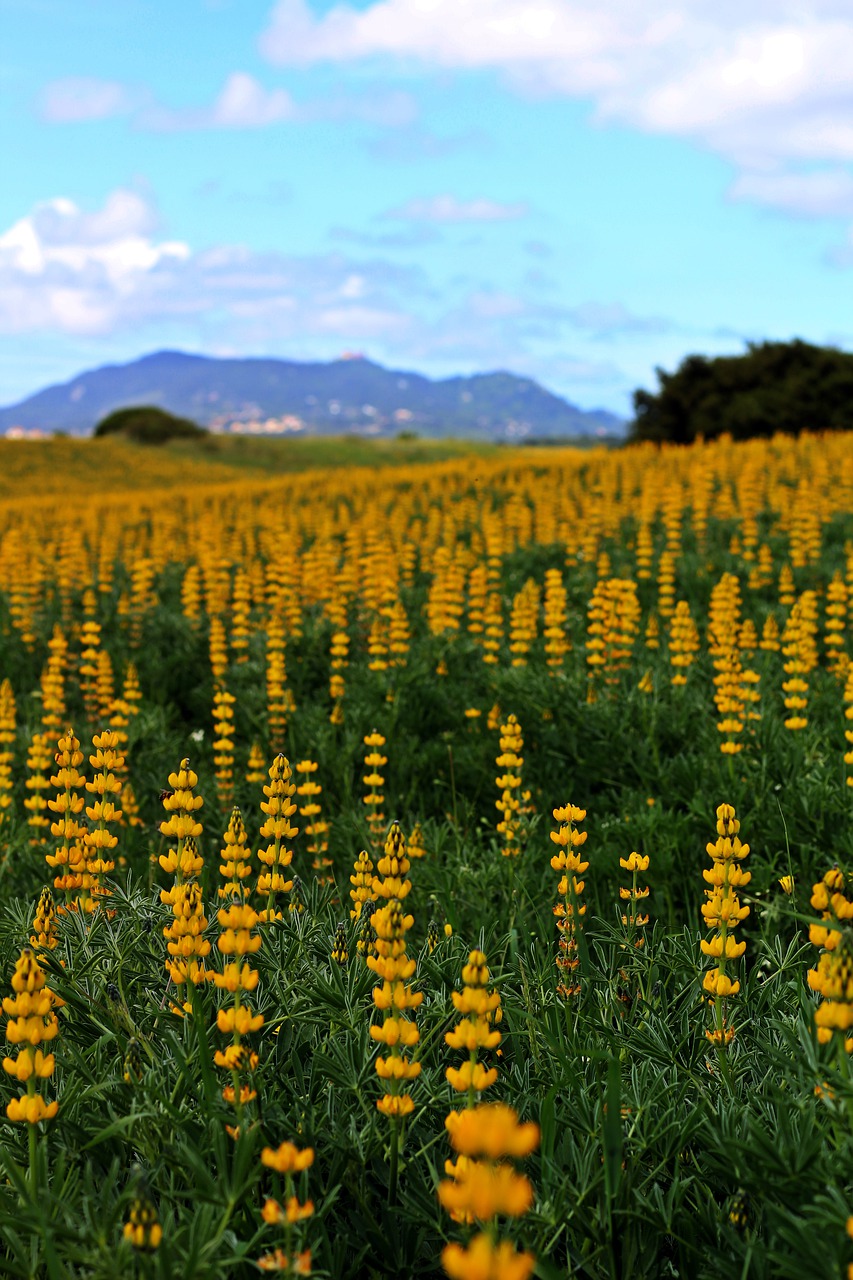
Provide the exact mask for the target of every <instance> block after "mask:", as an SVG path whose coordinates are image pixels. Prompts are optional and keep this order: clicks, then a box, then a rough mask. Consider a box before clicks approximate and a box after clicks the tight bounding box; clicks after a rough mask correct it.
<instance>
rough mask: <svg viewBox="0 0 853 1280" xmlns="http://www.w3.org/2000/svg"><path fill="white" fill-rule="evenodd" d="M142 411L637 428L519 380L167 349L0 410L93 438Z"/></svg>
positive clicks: (424, 427) (314, 427)
mask: <svg viewBox="0 0 853 1280" xmlns="http://www.w3.org/2000/svg"><path fill="white" fill-rule="evenodd" d="M141 404H150V405H158V406H159V407H160V408H163V409H167V410H168V411H169V412H171V413H174V414H178V415H179V416H181V417H186V418H191V419H193V421H195V422H198V423H200V424H201V425H203V426H206V427H209V428H211V429H212V430H220V431H221V430H230V429H236V430H256V431H260V430H266V431H268V432H271V433H273V432H275V431H277V430H280V431H294V430H296V431H302V432H304V433H306V434H312V433H314V434H330V433H335V434H339V433H341V432H352V433H357V434H365V435H379V436H389V435H396V434H397V433H398V432H400V431H402V430H409V431H415V432H417V433H418V434H419V435H424V436H435V437H441V436H466V437H469V438H472V439H485V440H490V439H495V440H506V439H510V440H512V439H526V438H542V437H549V436H550V437H555V436H583V435H591V434H598V435H605V434H606V435H622V434H623V433H624V429H625V423H624V421H623V420H622V419H621V418H619V417H617V416H616V414H613V413H609V412H608V411H607V410H604V409H593V410H583V409H579V408H578V407H577V406H576V405H573V404H571V403H569V402H568V401H567V400H564V399H562V398H561V397H560V396H557V395H554V394H553V393H552V392H550V391H547V390H545V388H544V387H542V386H540V385H539V384H538V383H537V382H534V381H533V380H532V379H530V378H524V377H519V376H517V375H515V374H512V373H507V372H495V373H482V374H474V375H472V376H469V377H453V378H443V379H440V380H433V379H430V378H427V377H424V376H423V375H422V374H418V373H409V372H400V371H396V370H390V369H385V368H383V367H382V366H381V365H378V364H374V363H373V361H371V360H368V359H366V358H364V357H362V356H357V357H344V358H341V359H339V360H332V361H329V362H327V363H322V362H316V363H299V362H296V361H291V360H278V359H273V358H247V359H244V358H237V359H235V358H218V357H210V356H199V355H189V354H187V353H185V352H181V351H157V352H154V353H152V354H151V355H147V356H143V357H142V358H140V359H138V360H133V361H131V362H130V363H128V364H115V365H104V366H103V367H102V368H98V369H91V370H88V371H87V372H85V373H81V374H80V375H79V376H78V377H76V378H73V379H72V380H71V381H70V382H65V383H62V384H58V385H56V386H51V387H46V388H45V389H44V390H43V391H39V392H36V394H35V395H32V396H28V397H27V398H26V399H25V400H22V401H20V402H19V403H18V404H14V405H10V406H8V407H7V408H4V409H0V434H5V433H6V432H7V431H8V430H9V429H10V428H12V427H22V428H24V429H26V430H33V429H37V430H41V431H45V432H54V431H61V432H66V433H68V434H70V435H88V434H90V433H91V431H92V430H93V428H94V426H95V424H96V423H97V422H98V421H99V420H100V419H101V418H103V417H104V416H105V415H106V414H108V413H110V412H112V411H113V410H114V409H121V408H125V407H127V406H129V405H141ZM234 424H237V425H236V427H235V426H234Z"/></svg>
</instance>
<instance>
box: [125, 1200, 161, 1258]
mask: <svg viewBox="0 0 853 1280" xmlns="http://www.w3.org/2000/svg"><path fill="white" fill-rule="evenodd" d="M124 1238H125V1240H128V1241H129V1242H130V1244H131V1245H133V1248H134V1249H136V1250H137V1251H138V1252H139V1253H153V1252H154V1250H155V1249H157V1248H159V1246H160V1241H161V1240H162V1239H163V1228H162V1227H161V1226H160V1222H159V1220H158V1218H157V1211H156V1209H155V1208H154V1206H153V1204H152V1203H151V1201H150V1200H148V1199H147V1198H145V1197H144V1196H139V1197H137V1198H136V1199H135V1200H133V1201H132V1203H131V1206H130V1212H129V1214H128V1219H127V1222H126V1223H125V1224H124Z"/></svg>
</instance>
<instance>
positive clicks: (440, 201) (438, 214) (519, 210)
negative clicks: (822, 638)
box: [383, 195, 528, 222]
mask: <svg viewBox="0 0 853 1280" xmlns="http://www.w3.org/2000/svg"><path fill="white" fill-rule="evenodd" d="M527 212H528V206H527V205H526V204H523V203H521V202H516V203H514V204H501V203H500V202H499V201H497V200H488V199H485V198H484V197H478V198H477V199H474V200H457V198H456V196H451V195H440V196H431V197H429V198H428V199H415V200H409V201H407V202H406V204H404V205H401V206H400V207H399V208H398V209H389V210H388V212H387V213H386V214H384V215H383V216H384V217H386V218H399V219H401V220H402V221H405V222H506V221H508V220H510V219H515V218H523V217H524V215H525V214H526V213H527Z"/></svg>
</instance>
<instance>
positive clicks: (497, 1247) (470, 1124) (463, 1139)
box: [438, 1102, 539, 1280]
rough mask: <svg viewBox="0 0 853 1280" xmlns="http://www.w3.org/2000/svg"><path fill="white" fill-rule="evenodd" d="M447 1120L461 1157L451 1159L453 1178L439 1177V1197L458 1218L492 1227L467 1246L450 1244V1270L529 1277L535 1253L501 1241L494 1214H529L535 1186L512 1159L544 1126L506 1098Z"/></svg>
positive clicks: (517, 1279) (464, 1278) (515, 1279)
mask: <svg viewBox="0 0 853 1280" xmlns="http://www.w3.org/2000/svg"><path fill="white" fill-rule="evenodd" d="M445 1126H446V1128H447V1131H448V1134H449V1136H450V1145H451V1146H452V1147H453V1150H454V1151H455V1152H456V1153H457V1158H456V1160H455V1161H453V1160H448V1161H447V1162H446V1163H445V1172H446V1173H447V1175H448V1179H447V1180H446V1181H444V1182H441V1183H439V1187H438V1198H439V1201H440V1202H441V1205H442V1207H443V1208H444V1209H446V1210H447V1212H448V1213H449V1214H450V1216H451V1217H452V1218H453V1219H454V1221H456V1222H465V1223H474V1222H476V1223H479V1224H482V1226H484V1227H486V1230H480V1231H478V1232H477V1233H476V1234H475V1235H474V1236H472V1237H471V1239H470V1240H469V1242H468V1244H467V1246H463V1245H459V1244H455V1243H451V1244H448V1245H446V1246H445V1248H444V1250H443V1251H442V1255H441V1262H442V1266H443V1267H444V1270H445V1273H446V1274H447V1275H448V1276H450V1277H451V1280H472V1277H497V1278H498V1280H526V1278H527V1277H528V1276H529V1275H530V1274H531V1273H532V1271H533V1268H534V1266H535V1262H536V1260H535V1258H534V1257H533V1255H532V1254H529V1253H523V1252H517V1251H516V1249H515V1246H514V1245H513V1244H512V1243H511V1242H510V1241H498V1240H497V1239H496V1233H495V1227H494V1219H496V1218H497V1217H499V1216H500V1217H507V1218H520V1217H523V1215H524V1214H525V1213H527V1212H528V1210H529V1209H530V1207H531V1205H532V1204H533V1187H532V1186H531V1184H530V1182H529V1180H528V1179H527V1178H526V1177H525V1176H524V1174H520V1173H517V1172H516V1170H515V1169H514V1167H513V1165H512V1164H511V1163H510V1162H509V1161H510V1159H523V1158H524V1157H525V1156H528V1155H530V1153H531V1152H532V1151H535V1149H536V1147H537V1146H538V1145H539V1128H538V1126H537V1125H535V1124H519V1122H518V1115H517V1113H516V1112H515V1111H513V1110H512V1108H511V1107H507V1106H505V1105H504V1104H503V1103H500V1102H491V1103H481V1104H480V1106H477V1107H470V1108H468V1109H467V1110H465V1111H451V1112H450V1114H449V1116H448V1117H447V1120H446V1121H445Z"/></svg>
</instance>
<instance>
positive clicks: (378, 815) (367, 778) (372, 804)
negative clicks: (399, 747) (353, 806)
mask: <svg viewBox="0 0 853 1280" xmlns="http://www.w3.org/2000/svg"><path fill="white" fill-rule="evenodd" d="M364 745H365V746H366V747H367V753H366V754H365V757H364V767H365V769H366V770H367V772H366V773H365V774H364V776H363V779H362V781H363V782H364V785H365V786H366V787H367V795H366V796H365V797H364V803H365V804H366V806H367V826H368V829H369V830H370V842H371V844H372V845H373V848H374V849H381V847H382V833H383V832H384V830H385V814H384V813H383V812H382V806H383V804H384V803H385V796H384V795H383V794H382V788H383V787H384V786H385V778H384V776H383V775H382V774H381V773H380V772H379V770H380V769H382V768H384V766H385V765H386V764H387V763H388V757H387V756H383V755H382V753H381V751H380V747H384V746H385V739H384V738H383V736H382V734H381V733H378V732H377V730H376V729H374V730H373V732H372V733H368V734H367V736H366V737H365V739H364Z"/></svg>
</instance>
